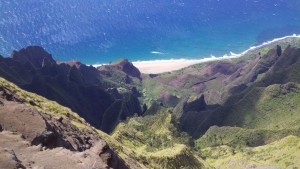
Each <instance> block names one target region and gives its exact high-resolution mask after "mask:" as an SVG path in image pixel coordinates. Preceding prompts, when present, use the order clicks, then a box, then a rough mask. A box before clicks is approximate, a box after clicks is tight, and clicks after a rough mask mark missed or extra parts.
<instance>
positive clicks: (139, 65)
mask: <svg viewBox="0 0 300 169" xmlns="http://www.w3.org/2000/svg"><path fill="white" fill-rule="evenodd" d="M288 38H300V35H296V34H293V35H290V36H285V37H281V38H276V39H273V40H271V41H267V42H264V43H262V44H260V45H258V46H252V47H250V48H249V49H247V50H245V51H244V52H242V53H233V52H230V53H229V54H225V55H223V56H221V57H216V56H213V55H211V56H210V57H206V58H201V59H184V58H181V59H161V60H160V59H159V60H148V61H145V60H144V61H140V60H138V61H133V62H132V63H133V64H134V65H135V66H136V67H137V68H139V69H143V66H144V65H152V66H154V67H155V66H156V67H157V65H159V63H170V64H171V63H174V64H176V63H185V64H186V65H193V64H198V63H205V62H211V61H218V60H224V59H234V58H239V57H242V56H245V55H246V54H247V53H248V52H252V51H254V50H256V49H259V48H262V47H264V46H267V45H270V44H272V43H276V42H279V41H282V40H285V39H288ZM151 53H153V54H166V53H162V52H157V51H152V52H151ZM101 65H105V64H95V65H93V66H95V67H98V66H101ZM178 68H182V67H181V66H179V67H178ZM177 70H178V69H177ZM141 71H142V70H141ZM142 72H143V71H142Z"/></svg>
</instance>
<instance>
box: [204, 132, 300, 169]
mask: <svg viewBox="0 0 300 169" xmlns="http://www.w3.org/2000/svg"><path fill="white" fill-rule="evenodd" d="M199 156H201V157H202V158H204V159H205V160H206V161H207V162H208V163H209V164H211V165H212V166H213V167H215V168H220V169H223V168H224V169H225V168H231V169H244V168H288V169H298V168H299V166H300V160H299V159H300V138H299V137H296V136H287V137H285V138H283V139H281V140H279V141H275V142H273V143H271V144H268V145H264V146H259V147H253V148H252V147H246V148H241V149H235V148H232V147H229V146H217V147H209V148H205V149H201V150H200V151H199Z"/></svg>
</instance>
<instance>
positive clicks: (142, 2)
mask: <svg viewBox="0 0 300 169" xmlns="http://www.w3.org/2000/svg"><path fill="white" fill-rule="evenodd" d="M292 34H300V0H63V1H62V0H26V1H20V0H1V1H0V54H2V55H4V56H9V54H10V53H11V52H12V50H19V49H21V48H23V47H26V46H28V45H40V46H43V47H44V48H45V49H46V50H47V51H49V52H50V53H52V54H53V56H54V58H55V59H59V60H64V61H67V60H80V61H82V62H83V63H86V64H98V63H107V62H109V61H114V60H117V59H118V58H121V57H123V58H128V59H129V60H131V61H137V60H160V59H181V58H185V59H201V58H204V57H210V56H211V55H214V56H223V55H224V54H228V53H230V52H234V53H240V52H242V51H244V50H246V49H248V48H249V47H251V46H253V45H257V44H260V43H262V42H264V41H267V40H272V39H274V38H278V37H282V36H286V35H292Z"/></svg>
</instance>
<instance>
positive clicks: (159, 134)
mask: <svg viewBox="0 0 300 169" xmlns="http://www.w3.org/2000/svg"><path fill="white" fill-rule="evenodd" d="M149 110H150V111H153V110H156V111H157V112H146V114H148V115H146V116H144V117H137V116H136V117H133V118H131V119H128V120H127V121H126V122H125V123H120V124H119V125H118V126H117V127H116V129H115V131H114V132H113V133H112V137H113V138H114V139H115V140H118V141H119V142H120V143H121V144H122V145H124V146H125V147H127V148H129V149H131V150H133V152H134V155H135V158H136V159H137V160H138V161H139V162H141V163H143V164H144V165H146V166H148V167H150V168H199V167H201V166H202V167H204V162H203V160H201V159H200V158H199V157H197V156H195V155H194V153H193V150H192V149H191V148H190V147H191V146H193V141H192V139H191V138H190V137H189V136H188V135H187V134H186V133H181V132H179V130H178V128H177V127H176V122H175V121H174V117H173V115H172V112H171V111H169V110H168V109H166V108H163V107H159V108H155V109H154V108H150V109H149Z"/></svg>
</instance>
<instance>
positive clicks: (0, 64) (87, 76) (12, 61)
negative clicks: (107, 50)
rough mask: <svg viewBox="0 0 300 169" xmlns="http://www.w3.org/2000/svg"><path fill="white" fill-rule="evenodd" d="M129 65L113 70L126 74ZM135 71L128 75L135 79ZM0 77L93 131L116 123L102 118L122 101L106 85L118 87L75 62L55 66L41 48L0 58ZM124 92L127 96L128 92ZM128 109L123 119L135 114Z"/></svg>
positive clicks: (95, 70)
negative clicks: (62, 108)
mask: <svg viewBox="0 0 300 169" xmlns="http://www.w3.org/2000/svg"><path fill="white" fill-rule="evenodd" d="M130 64H131V63H127V62H126V63H123V62H122V63H120V65H122V66H117V67H120V69H121V68H122V70H124V71H128V70H129V69H128V68H129V67H130ZM128 65H129V66H128ZM131 68H132V67H131ZM135 69H136V68H135ZM135 69H134V70H135ZM135 72H136V71H132V72H131V73H132V75H138V76H139V74H138V73H139V72H137V74H136V73H135ZM0 76H1V77H4V78H5V79H7V80H9V81H11V82H14V83H15V84H17V85H19V86H20V87H21V88H23V89H26V90H28V91H31V92H35V93H37V94H39V95H42V96H44V97H46V98H48V99H50V100H54V101H57V102H58V103H60V104H62V105H64V106H67V107H69V108H71V109H72V110H73V111H75V112H77V113H78V114H79V115H80V116H82V117H83V118H85V119H86V120H87V121H88V122H89V123H91V124H92V125H93V126H95V127H97V128H100V129H101V126H102V122H103V121H104V122H105V123H106V125H108V127H109V128H112V127H113V126H114V125H115V124H117V123H118V121H119V119H117V118H109V119H106V118H105V117H106V116H104V113H105V111H106V110H107V109H108V108H111V106H112V105H113V103H114V102H115V101H116V99H122V97H120V98H115V97H114V96H113V95H110V94H109V93H108V92H106V89H107V87H108V86H116V87H117V86H118V85H110V84H108V83H107V82H106V81H105V75H103V74H101V72H100V71H99V70H97V69H96V68H94V67H92V66H86V65H84V64H81V63H80V62H78V61H77V62H76V61H73V62H67V63H56V62H55V61H54V60H53V59H52V57H51V55H50V54H48V53H47V52H46V51H44V49H43V48H41V47H37V46H30V47H27V48H24V49H21V50H20V51H14V52H13V53H12V55H11V57H10V58H3V59H1V60H0ZM119 86H120V85H119ZM128 88H130V87H128ZM128 91H129V93H130V89H128ZM135 104H136V105H135V106H136V107H139V106H140V105H139V102H138V101H137V102H135ZM130 110H131V109H129V110H127V112H128V111H129V112H128V113H125V114H123V115H122V116H125V117H123V118H125V119H126V117H127V116H131V115H133V114H134V113H135V112H130ZM123 118H122V119H123ZM110 125H112V126H110Z"/></svg>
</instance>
